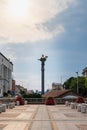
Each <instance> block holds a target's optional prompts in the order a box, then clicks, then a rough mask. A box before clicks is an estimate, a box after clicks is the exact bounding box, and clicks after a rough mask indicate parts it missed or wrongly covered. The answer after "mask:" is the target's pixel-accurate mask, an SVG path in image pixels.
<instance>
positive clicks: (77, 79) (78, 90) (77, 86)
mask: <svg viewBox="0 0 87 130" xmlns="http://www.w3.org/2000/svg"><path fill="white" fill-rule="evenodd" d="M76 74H77V94H79V87H78V72H76Z"/></svg>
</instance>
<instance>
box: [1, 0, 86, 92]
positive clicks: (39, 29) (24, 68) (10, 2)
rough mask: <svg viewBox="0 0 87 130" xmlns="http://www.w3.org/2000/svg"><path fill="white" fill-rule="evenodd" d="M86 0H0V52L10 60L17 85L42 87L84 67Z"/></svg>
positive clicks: (33, 88) (80, 72)
mask: <svg viewBox="0 0 87 130" xmlns="http://www.w3.org/2000/svg"><path fill="white" fill-rule="evenodd" d="M86 12H87V0H83V1H82V0H0V52H1V53H2V54H3V55H4V56H6V57H7V58H8V59H9V58H10V61H11V62H12V63H13V78H14V80H16V84H20V85H23V86H24V87H25V88H27V89H28V90H31V89H32V90H41V62H40V61H39V60H38V59H40V58H41V56H42V54H44V55H45V56H48V58H47V60H46V62H45V90H46V89H51V87H52V83H53V82H56V83H63V82H64V81H65V80H67V79H68V78H69V77H72V76H74V77H76V76H77V75H76V72H77V71H78V74H79V75H82V70H83V69H84V68H85V67H87V13H86Z"/></svg>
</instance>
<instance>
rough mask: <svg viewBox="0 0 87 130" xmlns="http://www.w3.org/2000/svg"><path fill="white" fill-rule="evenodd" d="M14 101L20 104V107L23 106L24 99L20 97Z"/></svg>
mask: <svg viewBox="0 0 87 130" xmlns="http://www.w3.org/2000/svg"><path fill="white" fill-rule="evenodd" d="M16 101H19V102H20V105H24V104H25V101H24V99H23V98H22V96H17V97H16V99H15V102H16Z"/></svg>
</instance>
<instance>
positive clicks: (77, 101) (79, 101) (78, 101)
mask: <svg viewBox="0 0 87 130" xmlns="http://www.w3.org/2000/svg"><path fill="white" fill-rule="evenodd" d="M75 102H76V103H84V99H83V97H78V98H77V99H76V101H75Z"/></svg>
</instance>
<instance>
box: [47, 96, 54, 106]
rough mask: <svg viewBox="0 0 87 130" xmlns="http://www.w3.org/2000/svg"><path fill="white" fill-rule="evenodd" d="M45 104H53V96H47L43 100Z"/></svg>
mask: <svg viewBox="0 0 87 130" xmlns="http://www.w3.org/2000/svg"><path fill="white" fill-rule="evenodd" d="M45 104H46V105H55V101H54V98H53V97H48V98H47V99H46V102H45Z"/></svg>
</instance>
